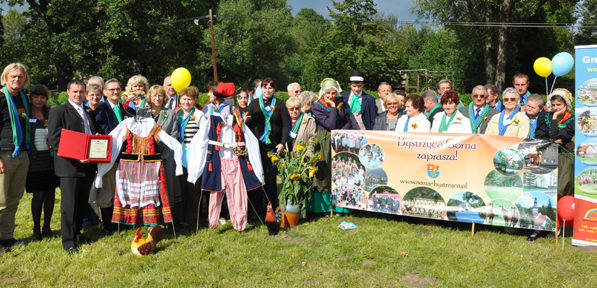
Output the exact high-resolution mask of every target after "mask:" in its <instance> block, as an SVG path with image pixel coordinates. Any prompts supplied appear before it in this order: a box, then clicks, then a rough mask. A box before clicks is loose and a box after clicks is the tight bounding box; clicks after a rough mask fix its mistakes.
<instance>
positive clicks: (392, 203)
mask: <svg viewBox="0 0 597 288" xmlns="http://www.w3.org/2000/svg"><path fill="white" fill-rule="evenodd" d="M383 193H384V194H386V195H384V194H377V193H374V194H373V195H372V196H371V198H370V201H369V202H370V203H369V205H370V209H371V211H377V212H383V213H392V214H400V213H401V212H400V198H399V197H391V196H388V195H387V194H388V192H387V191H383Z"/></svg>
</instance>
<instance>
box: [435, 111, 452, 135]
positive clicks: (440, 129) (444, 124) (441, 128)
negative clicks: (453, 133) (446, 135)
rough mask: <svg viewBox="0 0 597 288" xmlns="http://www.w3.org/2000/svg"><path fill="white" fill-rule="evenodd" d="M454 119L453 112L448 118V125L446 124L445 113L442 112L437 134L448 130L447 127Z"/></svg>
mask: <svg viewBox="0 0 597 288" xmlns="http://www.w3.org/2000/svg"><path fill="white" fill-rule="evenodd" d="M454 117H456V111H454V113H452V117H450V121H448V123H446V113H445V112H444V116H442V122H441V123H440V124H439V133H443V132H444V131H446V130H448V127H449V126H450V124H451V123H452V120H454Z"/></svg>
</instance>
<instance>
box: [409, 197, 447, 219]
mask: <svg viewBox="0 0 597 288" xmlns="http://www.w3.org/2000/svg"><path fill="white" fill-rule="evenodd" d="M445 206H446V204H445V203H444V202H443V201H435V200H429V199H414V200H404V207H403V208H404V209H403V214H404V215H412V216H424V217H430V218H438V219H444V218H445V217H446V215H447V210H446V207H445ZM436 207H438V208H436Z"/></svg>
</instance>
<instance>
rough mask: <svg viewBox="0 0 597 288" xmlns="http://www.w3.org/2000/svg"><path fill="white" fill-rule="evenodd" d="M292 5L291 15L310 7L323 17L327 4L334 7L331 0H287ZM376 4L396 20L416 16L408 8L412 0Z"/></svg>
mask: <svg viewBox="0 0 597 288" xmlns="http://www.w3.org/2000/svg"><path fill="white" fill-rule="evenodd" d="M287 2H288V4H289V5H291V6H292V15H296V14H297V13H298V12H300V11H301V9H302V8H311V9H313V10H315V11H317V13H319V14H321V15H322V16H323V17H325V18H329V16H328V15H329V12H328V9H327V8H326V7H327V6H330V7H334V5H333V4H332V1H331V0H287ZM373 2H374V3H375V4H377V6H375V9H377V11H383V12H384V13H386V14H389V13H392V14H394V15H396V16H398V21H414V20H417V16H416V15H414V14H411V13H410V12H409V11H410V8H411V7H412V6H413V0H373Z"/></svg>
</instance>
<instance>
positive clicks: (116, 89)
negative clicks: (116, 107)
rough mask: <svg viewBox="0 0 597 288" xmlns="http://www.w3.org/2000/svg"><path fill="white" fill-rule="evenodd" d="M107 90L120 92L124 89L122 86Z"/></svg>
mask: <svg viewBox="0 0 597 288" xmlns="http://www.w3.org/2000/svg"><path fill="white" fill-rule="evenodd" d="M106 90H108V91H110V92H118V91H121V90H122V89H120V88H112V89H106Z"/></svg>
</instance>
